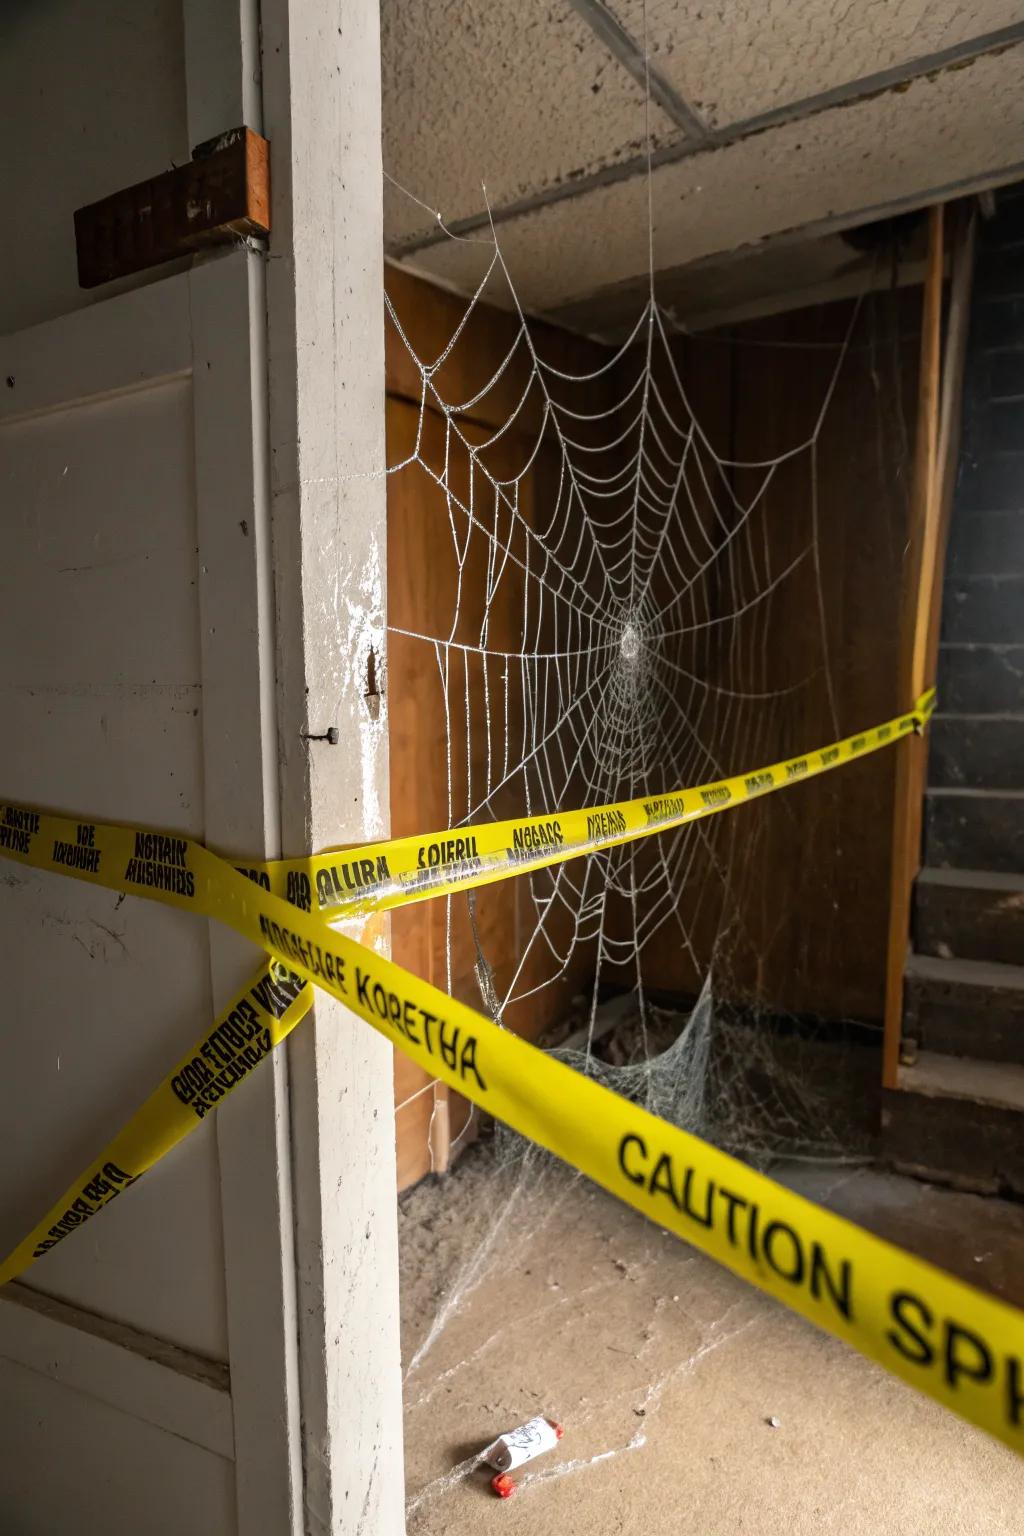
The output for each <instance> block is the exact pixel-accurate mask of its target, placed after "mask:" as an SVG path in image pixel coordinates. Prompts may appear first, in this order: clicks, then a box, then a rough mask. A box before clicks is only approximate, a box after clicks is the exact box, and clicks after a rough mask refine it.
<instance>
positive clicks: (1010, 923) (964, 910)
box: [913, 868, 1024, 965]
mask: <svg viewBox="0 0 1024 1536" xmlns="http://www.w3.org/2000/svg"><path fill="white" fill-rule="evenodd" d="M913 938H914V949H915V951H916V953H917V954H918V955H933V956H935V957H936V958H937V959H942V960H950V959H953V958H956V959H959V960H994V961H996V962H997V963H999V964H1002V965H1020V964H1021V963H1022V961H1024V874H1019V875H1018V874H1006V873H996V872H994V871H992V870H987V869H928V868H925V869H922V871H921V873H920V874H919V875H918V877H917V883H916V885H915V887H914V926H913Z"/></svg>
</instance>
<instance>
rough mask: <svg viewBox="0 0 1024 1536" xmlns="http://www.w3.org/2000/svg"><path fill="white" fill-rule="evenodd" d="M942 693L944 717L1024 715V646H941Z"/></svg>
mask: <svg viewBox="0 0 1024 1536" xmlns="http://www.w3.org/2000/svg"><path fill="white" fill-rule="evenodd" d="M1021 526H1022V527H1024V518H1022V519H1021ZM938 693H939V709H940V710H941V711H942V713H943V714H945V713H946V712H947V711H948V712H949V713H950V714H971V713H972V712H973V713H974V714H990V715H991V714H1013V713H1014V712H1015V711H1016V712H1017V713H1021V714H1024V645H969V644H964V645H943V646H940V647H939V675H938Z"/></svg>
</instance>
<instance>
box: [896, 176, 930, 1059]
mask: <svg viewBox="0 0 1024 1536" xmlns="http://www.w3.org/2000/svg"><path fill="white" fill-rule="evenodd" d="M943 268H944V250H943V209H942V206H941V205H938V206H936V207H934V208H932V209H931V210H930V213H929V226H928V267H927V274H926V277H925V285H924V298H923V311H922V323H921V372H920V378H919V390H918V416H917V439H916V445H915V457H914V482H913V494H912V498H911V509H910V519H911V521H910V529H909V556H908V561H907V565H906V567H905V569H906V572H907V581H906V585H905V588H904V598H903V602H904V609H903V618H904V641H903V648H902V659H901V665H900V692H899V697H900V700H901V701H903V702H904V703H907V702H909V701H910V700H912V699H915V698H917V696H918V694H920V693H921V692H922V690H923V689H924V687H925V686H926V683H925V679H926V675H927V673H926V668H927V637H928V635H929V633H930V630H931V624H932V613H931V609H932V604H933V603H934V601H935V598H936V588H935V582H936V565H937V559H938V551H939V547H940V541H939V526H938V524H939V517H940V512H941V503H942V498H941V496H939V495H938V494H937V486H938V440H939V415H940V403H941V391H942V381H941V372H940V365H941V352H942V344H941V326H942V280H943ZM896 750H897V754H898V756H897V766H896V796H895V803H894V810H893V833H892V866H891V874H890V888H889V940H888V947H887V955H886V979H885V1035H884V1042H883V1052H882V1081H883V1084H884V1085H885V1087H887V1088H895V1086H896V1080H897V1075H898V1069H899V1051H900V1036H901V1032H902V1023H903V971H904V966H905V965H906V959H907V945H908V941H909V934H910V903H911V893H912V890H913V884H914V879H915V876H916V874H917V871H918V868H919V867H920V849H921V818H922V808H923V803H924V786H925V768H926V763H927V751H926V746H925V742H924V739H923V738H922V737H920V736H914V737H909V738H907V739H906V740H905V741H903V742H901V743H900V745H899V746H898V747H897V749H896Z"/></svg>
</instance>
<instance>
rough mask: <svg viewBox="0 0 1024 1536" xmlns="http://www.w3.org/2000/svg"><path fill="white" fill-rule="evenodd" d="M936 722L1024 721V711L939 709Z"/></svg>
mask: <svg viewBox="0 0 1024 1536" xmlns="http://www.w3.org/2000/svg"><path fill="white" fill-rule="evenodd" d="M935 718H936V720H1015V721H1016V720H1024V710H1020V709H982V710H968V709H959V710H957V709H939V710H937V711H936V714H935Z"/></svg>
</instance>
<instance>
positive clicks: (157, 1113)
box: [0, 807, 313, 1285]
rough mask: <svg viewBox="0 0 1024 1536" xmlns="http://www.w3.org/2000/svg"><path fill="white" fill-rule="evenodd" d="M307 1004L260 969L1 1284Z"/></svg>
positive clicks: (291, 983)
mask: <svg viewBox="0 0 1024 1536" xmlns="http://www.w3.org/2000/svg"><path fill="white" fill-rule="evenodd" d="M4 809H5V810H7V809H9V808H8V807H5V808H4ZM312 1002H313V989H312V987H310V986H307V985H306V983H305V982H303V981H300V980H299V979H298V977H296V976H294V975H293V974H292V972H291V971H289V970H288V969H287V967H285V966H283V965H281V964H280V962H279V961H276V960H271V961H268V962H267V964H265V965H264V966H262V967H261V969H260V971H259V972H258V974H257V975H256V976H255V977H254V978H253V980H252V981H251V982H250V983H249V985H248V986H247V987H246V988H245V990H244V991H243V992H240V993H239V994H238V996H237V997H235V998H233V999H232V1000H231V1002H230V1003H229V1004H228V1006H227V1007H226V1008H225V1009H224V1011H223V1013H221V1014H220V1015H219V1016H218V1018H217V1019H216V1020H215V1022H214V1024H213V1027H212V1028H211V1029H210V1030H209V1032H208V1033H207V1034H205V1035H204V1036H203V1037H202V1039H200V1040H197V1041H196V1043H195V1045H194V1046H193V1047H192V1049H191V1050H190V1051H189V1053H188V1055H187V1056H183V1057H182V1059H181V1061H179V1062H178V1063H177V1065H176V1066H175V1067H174V1068H173V1069H172V1070H171V1071H170V1072H168V1074H167V1076H166V1077H165V1078H164V1080H163V1082H162V1083H161V1084H160V1086H159V1088H157V1090H156V1091H155V1093H151V1094H150V1096H149V1098H148V1099H147V1100H146V1102H145V1103H144V1104H143V1105H142V1106H141V1108H139V1109H138V1110H136V1112H135V1114H134V1115H133V1116H132V1117H131V1119H130V1120H129V1121H128V1123H127V1125H125V1126H124V1127H123V1128H122V1129H121V1130H120V1131H119V1132H118V1134H117V1135H116V1136H115V1137H114V1139H113V1141H112V1142H110V1144H109V1146H107V1147H106V1149H105V1150H104V1151H103V1152H102V1153H101V1154H100V1156H99V1157H98V1158H97V1159H96V1161H95V1162H94V1163H93V1164H92V1165H91V1166H90V1167H89V1168H88V1169H87V1170H86V1172H85V1173H83V1174H82V1176H81V1178H79V1179H76V1180H75V1182H74V1184H73V1185H72V1186H71V1188H70V1189H68V1190H66V1191H65V1193H64V1194H63V1195H61V1197H60V1199H59V1200H58V1201H57V1202H56V1204H55V1205H54V1206H53V1207H52V1209H50V1210H49V1211H47V1213H46V1215H45V1216H44V1217H43V1219H42V1221H40V1222H38V1223H37V1225H36V1226H34V1227H33V1228H32V1231H31V1232H30V1233H29V1234H28V1236H27V1237H26V1238H24V1239H23V1240H22V1241H21V1242H20V1243H19V1244H18V1246H17V1248H15V1250H14V1252H13V1253H11V1254H8V1256H7V1258H6V1259H5V1260H4V1262H3V1264H0V1285H6V1283H7V1281H8V1280H13V1279H14V1277H15V1275H20V1274H21V1273H22V1271H23V1270H25V1269H27V1268H28V1266H29V1265H30V1264H31V1263H32V1261H33V1260H34V1259H40V1258H42V1256H43V1254H44V1253H49V1251H50V1249H51V1248H56V1246H57V1244H58V1243H59V1242H62V1241H63V1239H64V1238H65V1237H67V1236H68V1234H69V1233H71V1232H74V1231H75V1230H76V1229H77V1228H78V1227H80V1226H82V1225H83V1224H84V1223H85V1222H87V1221H88V1220H89V1219H90V1217H92V1216H95V1215H96V1214H97V1212H98V1211H101V1210H102V1209H103V1207H104V1206H105V1205H109V1204H110V1202H111V1200H113V1199H114V1198H115V1197H116V1196H117V1195H119V1194H121V1193H122V1191H123V1190H125V1189H127V1188H128V1186H129V1185H130V1184H134V1183H135V1181H136V1179H140V1178H141V1177H142V1175H143V1174H144V1173H145V1172H146V1170H147V1169H148V1168H152V1167H153V1164H154V1163H158V1162H159V1161H160V1159H161V1158H162V1157H163V1155H164V1153H165V1152H169V1151H170V1150H171V1148H172V1147H176V1146H177V1144H178V1142H179V1141H183V1140H184V1138H185V1137H186V1136H187V1135H188V1133H189V1132H190V1131H193V1130H195V1128H196V1126H197V1125H198V1124H199V1122H200V1121H201V1120H203V1119H204V1118H205V1117H206V1116H207V1115H208V1114H209V1113H210V1112H211V1110H214V1109H216V1107H217V1105H218V1104H219V1103H220V1101H221V1099H224V1098H226V1097H227V1095H228V1094H229V1093H230V1092H231V1091H232V1089H234V1088H236V1087H237V1086H238V1084H239V1083H241V1082H244V1080H245V1079H246V1078H247V1077H248V1076H249V1074H250V1072H252V1071H253V1070H254V1069H255V1068H256V1067H258V1066H259V1064H260V1062H261V1061H263V1060H264V1058H265V1057H267V1056H269V1055H270V1053H271V1051H272V1050H273V1049H274V1047H275V1046H276V1045H280V1043H281V1041H282V1040H284V1039H285V1037H286V1036H287V1035H289V1034H291V1032H292V1030H293V1029H294V1028H295V1026H296V1024H297V1023H298V1022H299V1020H300V1019H303V1018H305V1016H306V1014H307V1013H308V1012H309V1010H310V1007H311V1005H312Z"/></svg>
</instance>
